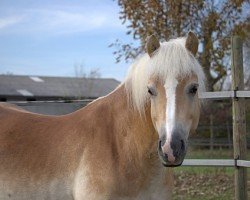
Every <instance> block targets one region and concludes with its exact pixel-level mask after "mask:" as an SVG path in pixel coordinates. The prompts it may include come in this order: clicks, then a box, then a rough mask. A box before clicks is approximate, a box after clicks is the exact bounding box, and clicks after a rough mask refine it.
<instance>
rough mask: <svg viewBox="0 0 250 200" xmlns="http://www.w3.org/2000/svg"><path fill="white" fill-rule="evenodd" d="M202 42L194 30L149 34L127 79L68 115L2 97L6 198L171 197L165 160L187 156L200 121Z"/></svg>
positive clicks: (0, 177)
mask: <svg viewBox="0 0 250 200" xmlns="http://www.w3.org/2000/svg"><path fill="white" fill-rule="evenodd" d="M197 48H198V39H197V37H196V36H195V35H194V34H193V33H192V32H189V34H188V36H187V38H178V39H175V40H170V41H169V42H163V43H159V42H158V40H157V39H156V37H155V36H151V37H150V38H149V39H148V41H147V47H146V49H147V53H146V54H145V55H143V56H142V57H141V58H139V59H138V60H137V61H136V62H135V63H134V64H133V65H132V67H131V69H130V72H129V73H128V76H127V78H126V79H125V81H124V83H122V84H121V85H120V86H119V87H118V88H116V89H115V90H114V91H113V92H112V93H110V94H109V95H107V96H105V97H102V98H99V99H97V100H95V101H94V102H92V103H90V104H89V105H87V106H86V107H84V108H82V109H80V110H78V111H76V112H74V113H71V114H68V115H63V116H45V115H39V114H34V113H30V112H27V111H24V110H21V109H20V110H19V109H18V108H16V107H13V106H10V105H8V104H0V199H1V200H4V199H22V200H29V199H32V200H33V199H41V200H44V199H53V200H54V199H58V200H63V199H67V200H68V199H75V200H82V199H84V200H125V199H144V200H146V199H157V200H160V199H164V200H165V199H169V198H170V192H171V185H172V182H173V180H172V178H171V177H172V176H171V172H170V168H165V167H163V165H164V166H167V167H168V166H169V167H172V166H179V165H180V164H181V163H182V161H183V159H184V157H185V154H186V150H187V139H188V135H189V133H190V132H192V131H193V130H195V129H196V127H197V124H198V120H199V110H200V108H199V107H200V106H199V99H198V94H197V93H198V92H197V91H200V89H198V86H199V88H203V85H204V84H203V83H204V74H203V72H202V68H201V66H200V65H199V64H198V62H197V61H196V59H195V57H194V55H195V54H196V52H197ZM158 141H159V142H158ZM157 151H158V155H157ZM159 158H160V159H159ZM162 164H163V165H162Z"/></svg>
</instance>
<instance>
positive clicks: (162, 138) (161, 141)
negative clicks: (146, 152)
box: [160, 135, 166, 147]
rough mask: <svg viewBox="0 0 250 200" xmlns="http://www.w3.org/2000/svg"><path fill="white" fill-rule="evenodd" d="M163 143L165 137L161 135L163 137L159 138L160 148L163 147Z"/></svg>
mask: <svg viewBox="0 0 250 200" xmlns="http://www.w3.org/2000/svg"><path fill="white" fill-rule="evenodd" d="M165 142H166V136H165V135H163V136H161V138H160V143H161V147H163V146H164V144H165Z"/></svg>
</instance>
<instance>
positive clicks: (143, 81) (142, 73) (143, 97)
mask: <svg viewBox="0 0 250 200" xmlns="http://www.w3.org/2000/svg"><path fill="white" fill-rule="evenodd" d="M185 42H186V38H177V39H173V40H170V41H168V42H163V43H161V45H160V48H159V49H158V50H157V52H155V55H154V56H153V57H151V58H150V57H149V55H148V54H144V55H142V56H141V57H140V58H138V59H137V60H136V61H135V62H134V63H133V64H132V65H131V67H130V70H129V72H128V75H127V77H126V78H125V81H124V83H125V88H126V92H127V96H128V98H129V102H130V103H131V105H132V106H133V107H134V108H136V109H138V111H139V112H140V113H143V112H144V108H145V104H146V103H147V101H148V100H149V95H148V92H147V84H148V81H149V78H151V77H156V78H158V79H159V80H161V81H162V82H163V84H164V82H165V80H166V79H171V78H177V77H185V76H189V75H190V74H192V73H195V74H196V75H197V77H198V82H199V92H201V91H204V90H205V83H204V82H205V76H204V73H203V70H202V67H201V66H200V64H199V63H198V61H197V60H196V59H195V58H194V56H193V55H192V54H191V53H190V52H189V51H188V50H187V49H186V48H185Z"/></svg>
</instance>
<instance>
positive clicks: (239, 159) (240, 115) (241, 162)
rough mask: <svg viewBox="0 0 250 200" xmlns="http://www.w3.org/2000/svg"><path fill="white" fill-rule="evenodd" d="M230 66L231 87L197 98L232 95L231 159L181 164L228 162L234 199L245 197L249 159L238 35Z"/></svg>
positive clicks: (223, 164) (241, 199) (191, 161)
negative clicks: (230, 88) (233, 179)
mask: <svg viewBox="0 0 250 200" xmlns="http://www.w3.org/2000/svg"><path fill="white" fill-rule="evenodd" d="M231 69H232V91H222V92H205V93H203V94H201V95H200V98H205V99H225V98H231V99H232V103H233V107H232V112H233V113H232V114H233V115H232V116H233V148H234V158H233V159H227V160H226V159H219V160H213V159H185V160H184V162H183V166H214V167H215V166H217V167H218V166H227V167H235V199H236V200H246V199H247V198H248V197H247V170H246V168H247V167H250V161H247V160H245V159H246V152H247V142H246V116H245V102H244V100H245V98H249V97H250V91H243V90H244V76H243V55H242V41H241V39H240V38H239V37H238V36H233V37H232V39H231Z"/></svg>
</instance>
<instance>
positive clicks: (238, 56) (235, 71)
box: [231, 36, 247, 200]
mask: <svg viewBox="0 0 250 200" xmlns="http://www.w3.org/2000/svg"><path fill="white" fill-rule="evenodd" d="M231 49H232V50H231V59H232V60H231V62H232V90H234V91H237V90H244V76H243V55H242V40H241V39H240V37H238V36H232V38H231ZM232 101H233V145H234V158H235V159H241V160H245V159H246V116H245V102H244V98H234V99H233V100H232ZM235 199H236V200H246V199H247V173H246V168H243V167H236V168H235Z"/></svg>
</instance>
